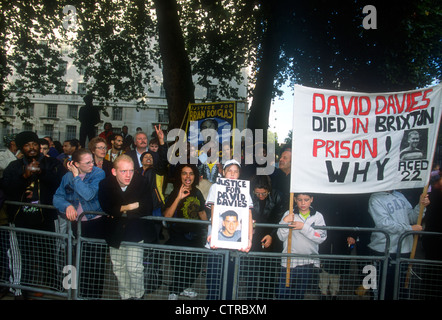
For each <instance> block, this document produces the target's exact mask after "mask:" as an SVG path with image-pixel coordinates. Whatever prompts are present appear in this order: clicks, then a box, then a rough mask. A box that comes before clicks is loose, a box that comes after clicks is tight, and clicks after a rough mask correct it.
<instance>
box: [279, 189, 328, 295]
mask: <svg viewBox="0 0 442 320" xmlns="http://www.w3.org/2000/svg"><path fill="white" fill-rule="evenodd" d="M294 196H295V203H296V207H295V208H294V209H293V212H292V213H290V210H288V211H287V212H286V213H285V214H284V216H283V217H282V219H281V222H280V224H287V225H288V227H289V228H292V230H291V232H290V230H289V228H279V229H278V232H277V234H278V237H279V239H280V240H281V241H283V242H284V249H283V253H296V254H300V255H307V256H308V255H312V254H318V250H319V245H320V244H321V243H322V242H324V241H325V240H326V239H327V231H326V230H321V229H315V228H314V226H315V227H316V226H325V221H324V217H323V216H322V214H321V213H319V212H317V211H316V210H315V209H313V207H312V206H311V204H312V202H313V195H311V194H306V193H298V194H295V195H294ZM290 234H291V239H289V238H290V237H289V236H290ZM289 240H290V241H291V246H290V252H288V249H289V246H288V243H289ZM288 267H290V279H289V280H290V281H289V283H287V272H288V271H287V269H288ZM315 268H319V259H312V258H309V257H293V258H282V260H281V278H280V282H279V290H278V294H277V297H278V299H295V300H302V299H303V298H304V294H305V291H306V289H307V288H308V286H309V285H310V284H311V282H312V280H313V276H314V274H315Z"/></svg>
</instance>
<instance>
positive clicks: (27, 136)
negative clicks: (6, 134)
mask: <svg viewBox="0 0 442 320" xmlns="http://www.w3.org/2000/svg"><path fill="white" fill-rule="evenodd" d="M15 141H16V144H17V148H18V149H19V150H21V152H22V153H23V155H24V156H23V158H22V159H17V160H14V161H12V162H11V163H10V164H9V165H8V167H7V168H6V169H5V171H4V172H3V181H2V188H3V191H4V192H5V195H6V200H9V201H18V202H26V203H29V204H44V205H52V198H53V196H54V193H55V191H56V190H57V188H58V186H59V185H60V182H61V178H62V176H63V174H64V169H63V165H62V164H61V162H60V161H58V160H56V159H55V158H49V157H45V156H43V155H42V154H41V153H40V144H39V139H38V136H37V134H35V133H34V132H31V131H24V132H21V133H19V134H17V136H16V139H15ZM7 214H8V219H9V222H10V224H11V226H15V227H20V228H29V229H36V230H44V231H52V232H53V231H55V223H54V222H55V220H56V219H57V212H56V210H53V209H47V208H39V207H35V206H26V205H12V204H8V206H7ZM10 239H11V242H10V250H11V255H10V257H11V259H12V261H11V265H12V266H13V270H11V272H12V281H13V283H14V284H20V282H21V281H30V280H29V279H22V274H23V276H24V277H27V276H28V275H30V274H31V270H30V268H31V266H33V267H35V265H38V266H37V267H38V268H40V269H42V270H44V269H45V272H47V274H48V277H47V279H49V280H48V281H50V282H51V283H48V285H50V286H55V285H56V284H55V283H53V282H52V281H54V279H55V274H54V273H55V267H53V266H52V265H51V264H50V261H51V259H54V257H53V256H52V255H53V249H54V247H55V243H52V242H51V241H47V243H48V244H47V245H45V246H41V245H37V246H36V243H35V242H31V241H30V240H29V238H27V237H24V236H23V233H19V232H17V233H15V232H14V233H12V234H11V238H10ZM36 259H39V260H40V261H38V262H37V261H36ZM15 295H16V296H18V297H19V298H20V297H23V296H22V292H21V291H20V289H18V290H16V291H15Z"/></svg>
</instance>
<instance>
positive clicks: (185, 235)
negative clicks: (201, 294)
mask: <svg viewBox="0 0 442 320" xmlns="http://www.w3.org/2000/svg"><path fill="white" fill-rule="evenodd" d="M198 175H199V172H198V169H197V167H196V165H194V164H181V165H179V166H178V167H177V170H176V179H175V184H174V188H173V191H172V192H171V194H170V195H169V196H168V198H167V199H166V203H165V205H164V209H163V215H164V216H165V217H166V218H171V217H174V218H181V219H190V220H207V214H206V211H205V206H204V202H205V200H204V197H203V195H202V193H201V191H200V190H199V189H198V188H197V185H198V181H199V176H198ZM205 232H206V228H205V226H203V225H201V224H197V223H179V222H173V223H170V224H169V235H170V237H169V240H168V241H167V242H166V244H167V245H173V246H182V247H194V248H202V247H203V246H204V242H205ZM170 261H171V265H172V266H173V269H174V279H173V282H172V283H171V285H170V288H169V292H170V293H169V300H176V299H177V298H178V295H179V294H182V295H186V296H189V297H196V295H197V293H196V292H195V291H194V290H193V289H192V288H189V286H191V285H192V284H193V282H194V281H195V279H196V277H198V275H199V272H200V271H201V267H202V257H201V255H199V254H192V253H189V252H188V253H185V252H176V253H172V254H171V259H170ZM186 270H192V271H190V272H189V271H187V274H186Z"/></svg>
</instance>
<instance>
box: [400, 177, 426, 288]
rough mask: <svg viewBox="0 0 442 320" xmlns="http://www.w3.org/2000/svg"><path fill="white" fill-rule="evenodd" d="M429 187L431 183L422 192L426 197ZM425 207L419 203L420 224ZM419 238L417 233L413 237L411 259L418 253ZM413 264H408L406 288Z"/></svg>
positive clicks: (418, 220)
mask: <svg viewBox="0 0 442 320" xmlns="http://www.w3.org/2000/svg"><path fill="white" fill-rule="evenodd" d="M428 187H429V184H427V185H426V186H425V187H424V190H423V192H422V195H423V197H424V198H425V197H426V196H427V194H428ZM424 209H425V207H424V206H423V205H422V203H419V216H418V218H417V223H416V224H418V225H422V217H423V215H424ZM418 239H419V236H418V235H417V234H416V235H414V237H413V247H412V249H411V253H410V259H414V257H415V255H416V248H417V241H418ZM412 266H413V264H412V263H409V264H408V270H407V275H406V277H405V284H404V287H405V289H408V284H409V282H410V274H411V269H412Z"/></svg>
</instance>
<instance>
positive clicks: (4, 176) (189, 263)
mask: <svg viewBox="0 0 442 320" xmlns="http://www.w3.org/2000/svg"><path fill="white" fill-rule="evenodd" d="M127 129H128V128H127V127H126V128H125V130H124V131H125V132H123V133H117V134H115V133H113V132H112V126H111V125H110V124H105V130H104V131H103V132H102V133H100V134H99V135H98V136H97V137H89V139H90V140H89V142H88V144H86V143H85V142H83V143H84V144H85V145H82V144H81V143H80V141H78V140H76V139H73V140H68V141H64V142H63V144H62V148H57V143H56V142H53V141H52V140H51V138H50V137H45V138H40V137H38V136H37V135H36V134H35V133H33V132H27V131H25V132H20V133H18V134H16V135H8V136H5V137H4V142H5V145H6V146H7V150H6V151H4V152H3V153H2V154H1V155H0V166H1V168H0V169H1V190H0V191H1V201H2V211H1V214H2V216H1V218H2V220H1V222H2V226H12V227H17V228H29V229H36V230H44V231H49V232H66V231H65V228H66V225H65V224H66V221H71V222H76V221H77V220H78V219H81V228H82V230H81V232H82V234H83V235H85V236H87V237H92V238H98V239H105V241H106V243H107V245H108V248H107V249H103V248H101V247H96V246H85V248H84V250H85V252H87V255H88V256H93V257H94V259H96V260H95V262H94V261H90V260H87V261H84V262H82V265H81V266H82V270H83V271H84V272H87V273H91V274H94V275H95V276H94V279H93V281H87V282H85V283H80V287H81V290H82V297H85V298H90V299H100V294H99V292H100V290H102V286H103V277H104V270H103V265H104V261H105V259H106V258H107V257H108V256H109V257H110V261H111V263H112V271H113V273H114V275H115V277H116V278H117V279H118V293H119V295H120V298H121V299H142V298H143V296H144V286H143V250H142V249H140V248H139V247H137V246H131V245H128V243H153V244H155V243H162V244H166V245H174V246H183V247H194V248H204V247H206V248H208V249H209V250H215V249H216V248H215V247H214V246H213V245H211V243H210V240H211V237H213V236H214V233H212V232H211V231H210V228H211V225H210V224H208V225H204V224H190V223H188V224H186V223H161V222H157V221H151V220H148V219H147V220H146V219H142V218H143V217H145V216H162V217H168V218H182V219H193V220H202V221H211V220H213V212H214V210H213V206H214V205H215V204H216V203H217V194H216V193H215V191H214V188H215V185H216V181H217V178H225V179H230V180H235V179H239V180H245V181H248V183H250V184H249V186H250V187H249V194H248V196H247V208H246V210H247V211H248V212H249V214H250V216H249V220H250V221H249V222H250V224H249V229H248V234H246V238H247V239H241V235H240V234H238V231H237V225H238V216H237V215H236V213H235V212H233V211H228V212H225V213H224V214H223V216H222V221H221V222H220V224H222V225H223V229H222V232H221V231H220V234H219V237H220V238H219V239H218V240H221V241H242V242H243V243H244V244H245V245H244V246H243V247H241V248H240V251H242V252H245V253H247V252H263V253H266V252H272V253H297V254H302V255H312V254H313V255H314V254H337V255H348V254H351V251H352V250H357V252H358V254H369V255H376V254H378V253H382V252H383V251H384V247H385V243H383V241H385V238H382V237H379V236H377V235H372V236H371V237H370V234H364V235H362V234H352V233H351V232H345V231H335V232H333V231H326V230H321V229H316V228H315V227H318V226H319V227H320V226H335V227H360V228H364V227H367V228H374V227H379V228H383V229H385V230H386V231H387V232H388V233H389V235H391V243H390V248H389V249H390V252H392V253H395V250H396V247H397V241H398V237H399V236H400V234H401V233H402V232H404V231H408V230H416V231H421V230H423V227H422V224H418V223H417V222H416V219H417V212H418V211H419V204H422V206H424V207H425V212H426V214H425V220H424V224H423V225H425V230H428V231H434V232H441V231H442V230H441V225H442V224H441V222H440V203H441V192H442V189H441V188H442V185H441V175H440V174H441V172H440V171H439V168H438V167H435V168H434V170H433V172H432V174H431V190H430V192H428V195H426V196H422V197H420V193H421V191H418V192H417V193H416V192H414V193H413V192H408V193H407V192H404V193H401V192H399V191H390V190H385V192H378V193H374V194H364V193H361V194H352V195H330V194H321V193H320V190H318V193H316V194H310V193H306V194H303V193H299V194H294V195H292V196H293V198H292V199H291V194H290V175H291V170H292V168H291V148H290V146H286V147H285V148H283V149H282V152H281V153H280V154H278V155H277V156H276V159H277V160H276V161H275V163H273V164H272V165H273V166H275V169H274V171H273V173H272V174H270V175H257V174H256V169H257V168H258V167H259V166H262V165H261V164H258V163H256V161H255V162H254V163H251V164H248V163H245V162H244V159H243V158H242V159H230V158H231V157H232V152H231V151H230V149H229V148H223V150H222V151H220V153H219V154H220V157H219V158H218V159H216V160H215V161H212V162H207V159H208V157H207V155H202V154H201V153H199V150H197V149H195V148H193V146H190V145H188V147H189V148H188V154H187V157H185V160H187V161H182V163H177V164H172V163H170V162H169V161H168V150H169V149H170V148H172V147H173V144H170V145H168V143H167V141H166V139H165V134H164V133H163V131H162V129H161V127H156V128H155V131H154V132H153V133H152V134H151V135H150V136H149V135H148V134H146V133H144V132H142V131H139V132H137V133H136V134H134V136H133V137H132V136H131V135H130V134H128V130H127ZM84 141H85V139H84ZM258 147H261V148H262V150H263V152H264V153H265V152H266V148H265V147H266V146H265V144H262V145H260V146H258V145H256V146H255V150H257V149H258ZM192 153H194V156H195V157H197V158H198V163H197V164H191V163H190V161H189V162H188V160H189V159H190V156H191V154H192ZM224 153H228V154H229V156H227V158H229V159H230V160H228V161H227V162H224V163H223V162H222V161H221V156H222V155H223V154H224ZM299 170H302V168H299ZM5 201H18V202H22V203H29V204H46V205H51V206H54V207H55V209H51V208H40V207H33V206H26V205H18V204H8V203H5ZM416 205H417V207H415V206H416ZM291 206H292V209H293V210H292V211H290V210H289V209H290V208H291ZM385 208H393V209H392V211H388V210H387V211H386V210H384V209H385ZM416 208H417V209H416ZM83 212H86V214H83V215H82V213H83ZM89 212H104V215H97V214H92V213H89ZM391 212H394V214H392V213H391ZM260 223H263V224H283V225H285V226H287V227H286V228H270V227H255V224H260ZM73 226H75V224H73ZM75 232H76V230H75V227H74V233H75ZM1 235H2V237H1V239H0V241H1V256H0V259H1V265H2V266H6V267H4V268H2V269H1V270H9V273H6V272H3V273H2V274H1V277H2V279H1V280H2V281H4V282H8V281H10V282H11V283H19V282H20V281H24V280H25V279H23V277H21V275H25V274H27V272H26V270H28V269H29V268H32V265H33V261H32V259H33V255H36V256H37V255H38V256H40V257H45V256H47V257H48V259H49V256H50V255H51V253H49V250H50V248H48V247H49V246H51V245H52V244H45V243H38V244H35V243H29V242H30V240H29V239H28V238H25V237H23V236H22V235H21V234H20V233H18V232H17V233H13V232H11V233H10V234H7V233H1ZM243 238H244V237H243ZM229 239H230V240H229ZM440 244H441V241H440V240H438V242H437V241H436V240H434V241H431V242H428V243H425V242H424V243H423V253H422V254H423V256H424V257H425V258H428V259H434V260H441V259H442V257H441V256H440ZM31 246H32V250H33V254H32V255H25V254H24V252H26V248H27V247H31ZM410 251H411V245H410V244H409V243H408V242H407V243H406V244H405V245H404V246H403V253H404V254H405V255H407V254H408V255H409V253H410ZM97 261H98V262H97ZM171 261H173V262H172V263H171V268H172V269H173V270H174V276H173V277H172V279H173V280H172V281H171V283H170V284H169V292H170V294H169V299H178V297H179V296H180V295H181V296H182V295H185V296H188V297H197V293H196V292H194V291H193V290H192V282H193V281H194V280H195V278H196V277H197V276H198V274H199V273H201V272H203V271H204V272H206V277H207V288H208V289H207V290H208V293H207V297H206V298H207V299H211V283H210V281H211V280H210V279H212V278H211V277H212V275H213V272H214V271H213V269H212V268H211V261H207V267H206V268H205V269H204V270H203V262H202V261H201V259H199V260H198V259H196V260H195V259H193V260H189V259H188V258H186V256H185V255H182V254H180V253H173V254H172V256H171ZM47 262H48V264H49V261H47ZM332 264H333V263H332V262H330V263H321V262H320V261H319V260H317V259H301V258H297V257H292V258H282V259H280V263H275V265H272V264H271V263H270V264H266V265H260V264H259V263H250V264H248V265H247V268H248V269H247V270H248V271H249V274H250V281H251V283H252V285H251V287H250V291H251V294H253V290H257V289H256V288H254V287H253V283H254V281H255V280H254V279H255V278H263V277H264V278H265V277H269V278H272V279H271V281H269V283H270V282H271V283H272V284H271V286H273V291H272V293H268V292H267V294H263V295H261V296H260V298H263V299H303V298H304V295H305V291H306V286H307V285H306V283H307V282H309V281H312V279H313V277H314V274H315V270H319V269H320V270H321V273H320V274H319V277H318V284H317V286H318V288H319V290H320V292H321V295H322V296H323V297H327V296H330V295H331V296H332V297H335V298H336V295H337V291H338V290H339V284H337V283H336V282H338V283H339V275H336V274H335V273H336V272H334V271H333V265H332ZM287 265H289V266H290V279H291V281H293V279H300V280H299V281H296V283H294V284H293V285H291V286H286V285H285V281H286V271H285V270H286V269H287ZM44 266H45V263H44V261H43V262H42V263H41V265H40V268H44ZM187 267H189V268H191V269H192V270H193V271H192V273H193V274H191V275H190V276H189V275H188V276H186V279H184V280H183V279H180V274H181V272H184V271H183V269H185V268H187ZM230 267H231V266H230V265H229V268H230ZM269 269H272V270H274V269H276V270H280V274H277V273H275V274H271V273H268V271H269ZM28 271H29V270H28ZM45 272H47V273H48V276H47V278H48V279H55V278H56V277H52V276H51V274H50V273H51V272H54V271H53V270H51V269H50V268H48V269H47V270H45ZM20 278H21V279H20ZM48 281H49V280H48ZM256 281H257V280H256ZM228 285H229V284H228ZM230 285H231V284H230ZM389 286H390V284H388V283H387V292H388V289H389ZM97 288H98V289H97ZM1 289H2V295H7V294H8V295H13V296H14V297H15V299H26V298H27V296H26V292H25V291H24V290H20V289H15V290H12V289H11V288H8V287H5V286H4V287H1ZM357 289H358V288H355V290H356V291H355V292H357ZM365 291H369V290H365ZM11 292H12V293H11ZM97 292H98V295H97ZM355 294H357V293H355ZM362 294H367V295H369V293H368V292H364V293H362ZM386 298H388V293H386Z"/></svg>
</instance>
